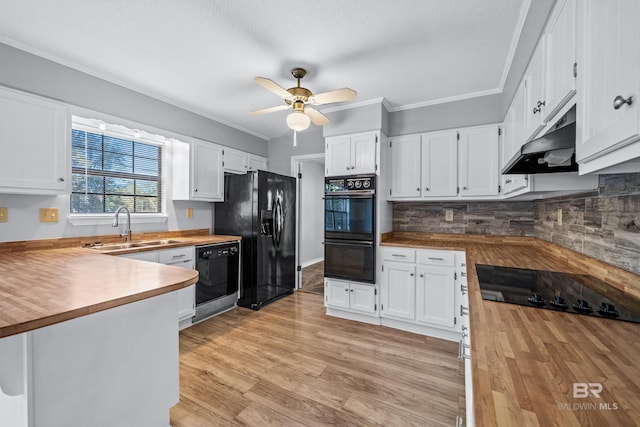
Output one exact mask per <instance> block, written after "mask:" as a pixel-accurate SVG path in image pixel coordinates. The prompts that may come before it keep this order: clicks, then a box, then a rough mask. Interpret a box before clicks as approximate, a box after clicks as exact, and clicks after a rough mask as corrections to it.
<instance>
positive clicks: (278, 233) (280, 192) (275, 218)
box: [214, 170, 296, 310]
mask: <svg viewBox="0 0 640 427" xmlns="http://www.w3.org/2000/svg"><path fill="white" fill-rule="evenodd" d="M214 232H215V234H228V235H229V234H230V235H236V236H242V252H241V260H242V261H241V263H242V270H241V275H240V283H241V287H240V299H239V300H238V305H239V306H242V307H248V308H252V309H254V310H259V309H260V307H262V306H263V305H265V304H268V303H269V302H272V301H275V300H276V299H278V298H281V297H283V296H286V295H289V294H291V293H293V289H294V287H295V274H296V271H295V270H296V266H295V244H296V180H295V178H292V177H290V176H284V175H278V174H275V173H271V172H266V171H261V170H258V171H252V172H248V173H246V174H245V175H226V176H225V178H224V202H222V203H216V205H215V208H214Z"/></svg>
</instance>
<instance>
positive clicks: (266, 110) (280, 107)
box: [251, 105, 291, 114]
mask: <svg viewBox="0 0 640 427" xmlns="http://www.w3.org/2000/svg"><path fill="white" fill-rule="evenodd" d="M289 108H291V105H278V106H277V107H269V108H263V109H262V110H254V111H252V112H251V114H268V113H273V112H276V111H280V110H287V109H289Z"/></svg>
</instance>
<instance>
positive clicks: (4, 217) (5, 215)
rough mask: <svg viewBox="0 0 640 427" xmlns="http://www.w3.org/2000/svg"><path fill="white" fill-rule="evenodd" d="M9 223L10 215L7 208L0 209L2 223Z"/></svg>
mask: <svg viewBox="0 0 640 427" xmlns="http://www.w3.org/2000/svg"><path fill="white" fill-rule="evenodd" d="M7 221H9V214H8V213H7V208H0V222H7Z"/></svg>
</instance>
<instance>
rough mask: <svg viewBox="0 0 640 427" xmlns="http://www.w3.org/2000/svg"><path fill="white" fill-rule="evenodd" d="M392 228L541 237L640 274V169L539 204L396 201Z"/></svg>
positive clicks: (606, 177) (605, 179)
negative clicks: (449, 215)
mask: <svg viewBox="0 0 640 427" xmlns="http://www.w3.org/2000/svg"><path fill="white" fill-rule="evenodd" d="M559 209H561V210H562V224H559V223H558V210H559ZM447 210H451V211H453V220H452V221H445V214H446V211H447ZM393 229H394V230H396V231H418V232H437V233H458V234H497V235H513V236H536V237H539V238H541V239H545V240H548V241H551V242H554V243H556V244H558V245H561V246H564V247H566V248H569V249H572V250H574V251H576V252H581V253H583V254H585V255H589V256H591V257H594V258H597V259H599V260H602V261H604V262H607V263H609V264H613V265H615V266H617V267H620V268H623V269H625V270H629V271H632V272H634V273H637V274H640V173H635V174H616V175H601V176H600V182H599V188H598V190H597V191H593V192H589V193H581V194H576V195H573V196H564V197H558V198H552V199H543V200H537V201H535V202H532V201H514V202H510V201H500V202H395V203H394V204H393Z"/></svg>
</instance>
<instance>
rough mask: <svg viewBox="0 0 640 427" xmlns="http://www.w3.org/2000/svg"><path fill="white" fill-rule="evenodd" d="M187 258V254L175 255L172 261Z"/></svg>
mask: <svg viewBox="0 0 640 427" xmlns="http://www.w3.org/2000/svg"><path fill="white" fill-rule="evenodd" d="M186 256H187V255H186V254H180V255H173V256H172V257H171V259H176V258H184V257H186Z"/></svg>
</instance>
